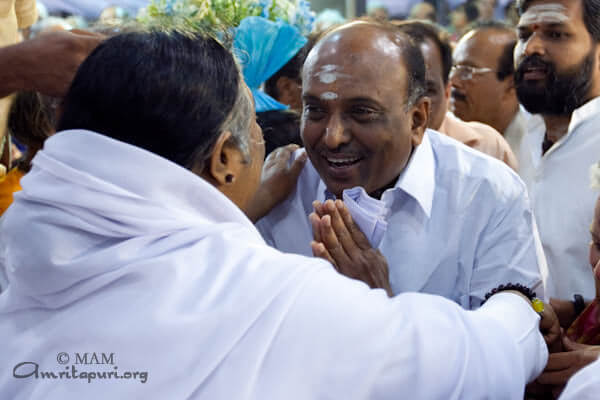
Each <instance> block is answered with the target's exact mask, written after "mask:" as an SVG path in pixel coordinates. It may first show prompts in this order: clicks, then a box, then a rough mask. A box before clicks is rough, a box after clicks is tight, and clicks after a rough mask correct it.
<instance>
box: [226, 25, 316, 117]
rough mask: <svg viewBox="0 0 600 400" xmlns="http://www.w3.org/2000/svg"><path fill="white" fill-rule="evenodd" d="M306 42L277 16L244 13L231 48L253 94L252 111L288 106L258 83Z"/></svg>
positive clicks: (292, 55)
mask: <svg viewBox="0 0 600 400" xmlns="http://www.w3.org/2000/svg"><path fill="white" fill-rule="evenodd" d="M306 42H307V39H306V38H305V37H304V36H302V34H301V33H300V31H299V30H298V29H297V28H296V27H294V26H292V25H290V24H288V23H286V22H284V21H281V20H278V21H275V22H274V21H269V20H268V19H266V18H264V17H247V18H244V19H243V20H242V22H241V23H240V25H239V26H238V27H237V28H236V29H235V39H234V42H233V47H234V52H235V54H236V56H237V57H238V59H239V60H240V62H241V64H242V69H243V73H244V80H245V81H246V84H247V85H248V86H249V87H250V90H252V94H253V95H254V101H255V102H256V112H262V111H270V110H284V109H286V108H288V106H286V105H284V104H281V103H279V102H278V101H276V100H275V99H274V98H272V97H271V96H269V95H268V94H266V93H265V92H263V91H261V90H259V87H260V85H261V84H262V83H263V82H264V81H266V80H267V79H269V78H270V77H271V76H272V75H273V74H275V73H276V72H277V71H279V70H280V69H281V68H282V67H283V66H284V65H285V64H287V62H288V61H289V60H291V59H292V57H294V56H295V55H296V54H297V53H298V51H300V49H301V48H302V47H304V45H305V44H306Z"/></svg>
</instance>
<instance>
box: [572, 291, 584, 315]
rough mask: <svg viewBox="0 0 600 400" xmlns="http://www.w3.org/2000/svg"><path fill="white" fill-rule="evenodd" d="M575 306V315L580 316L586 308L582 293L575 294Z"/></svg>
mask: <svg viewBox="0 0 600 400" xmlns="http://www.w3.org/2000/svg"><path fill="white" fill-rule="evenodd" d="M573 299H574V300H573V308H574V309H575V316H577V317H578V316H579V314H581V312H582V311H583V310H584V308H585V301H583V296H582V295H580V294H576V295H573Z"/></svg>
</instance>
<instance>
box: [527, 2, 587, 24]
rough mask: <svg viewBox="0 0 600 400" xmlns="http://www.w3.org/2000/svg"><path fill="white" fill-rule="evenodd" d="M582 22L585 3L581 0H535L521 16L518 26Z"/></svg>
mask: <svg viewBox="0 0 600 400" xmlns="http://www.w3.org/2000/svg"><path fill="white" fill-rule="evenodd" d="M553 24H575V25H576V24H581V25H583V4H582V1H580V0H554V1H544V0H540V1H533V2H531V4H530V5H529V7H528V8H527V9H526V10H525V11H524V12H523V14H522V15H521V17H520V18H519V23H518V25H517V27H518V28H525V27H529V28H531V27H534V26H537V25H553Z"/></svg>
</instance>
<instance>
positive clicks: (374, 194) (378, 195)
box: [369, 175, 400, 200]
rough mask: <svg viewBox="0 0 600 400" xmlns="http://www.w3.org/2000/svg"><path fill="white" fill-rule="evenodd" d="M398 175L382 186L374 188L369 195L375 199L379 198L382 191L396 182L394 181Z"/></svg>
mask: <svg viewBox="0 0 600 400" xmlns="http://www.w3.org/2000/svg"><path fill="white" fill-rule="evenodd" d="M399 176H400V175H398V176H397V177H395V178H394V179H392V181H391V182H389V183H388V184H387V185H384V186H383V187H381V188H379V189H377V190H374V191H373V192H371V193H369V196H371V197H372V198H374V199H377V200H381V196H383V192H385V191H386V190H388V189H391V188H393V187H394V185H395V184H396V182H397V181H398V177H399Z"/></svg>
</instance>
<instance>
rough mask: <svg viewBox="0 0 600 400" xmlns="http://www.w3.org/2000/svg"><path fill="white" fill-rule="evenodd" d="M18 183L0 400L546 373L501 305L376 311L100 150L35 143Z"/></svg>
mask: <svg viewBox="0 0 600 400" xmlns="http://www.w3.org/2000/svg"><path fill="white" fill-rule="evenodd" d="M22 184H23V191H22V192H20V193H19V194H18V195H16V196H15V202H14V203H13V205H12V206H11V207H10V208H9V210H8V211H7V212H6V214H5V215H4V217H3V220H2V229H1V230H0V245H1V246H2V252H1V255H2V257H3V264H4V266H5V267H6V270H7V276H8V280H9V284H8V287H7V288H6V289H5V290H4V291H3V292H2V294H0V338H2V339H1V342H2V362H1V363H0V398H1V399H44V400H47V399H61V400H63V399H123V398H140V399H141V398H154V399H188V398H189V399H210V400H214V399H261V400H262V399H367V398H368V399H397V398H407V399H409V398H410V399H444V400H447V399H479V398H486V399H516V398H519V397H522V393H523V387H524V384H525V382H526V381H528V380H531V379H532V378H534V377H535V376H536V375H537V374H538V373H539V372H541V370H542V368H543V366H544V365H545V363H546V360H547V352H546V347H545V344H544V342H543V339H542V337H541V335H540V334H539V332H538V321H539V317H538V316H537V314H536V313H534V312H533V311H532V309H531V307H530V306H529V305H528V304H527V303H526V302H525V301H523V300H522V299H520V298H518V297H517V296H514V295H511V294H509V293H502V294H499V295H496V296H494V297H493V298H492V299H491V300H490V301H489V302H488V303H487V304H485V305H484V306H483V307H482V308H481V309H479V310H477V311H464V310H462V309H461V308H460V307H458V306H457V305H456V304H454V303H452V302H450V301H448V300H445V299H443V298H441V297H437V296H429V295H423V294H414V293H409V294H405V295H401V296H397V297H396V298H394V299H389V298H388V297H387V296H386V295H385V293H384V292H383V291H382V290H371V289H369V288H368V287H367V286H366V285H365V284H364V283H362V282H358V281H354V280H350V279H348V278H345V277H343V276H341V275H339V274H337V273H336V272H335V271H334V270H333V269H332V268H331V267H330V265H328V264H327V263H326V262H325V261H323V260H319V259H314V258H308V257H304V256H299V255H290V254H283V253H281V252H279V251H277V250H275V249H273V248H270V247H268V246H267V245H266V244H265V243H264V241H263V240H262V238H261V237H260V235H259V233H258V232H257V231H256V230H255V228H254V227H253V226H252V224H251V222H250V221H249V220H248V219H247V218H246V217H245V216H244V215H243V214H242V213H241V211H240V210H239V209H238V208H237V207H236V206H235V205H234V204H233V203H231V202H230V201H229V200H228V199H227V198H226V197H225V196H223V195H222V194H221V193H220V192H218V191H217V190H216V189H215V188H214V187H212V186H211V185H209V184H208V183H207V182H205V181H204V180H202V179H201V178H199V177H197V176H196V175H194V174H192V173H191V172H189V171H187V170H184V169H183V168H180V167H179V166H176V165H174V164H173V163H171V162H169V161H166V160H164V159H162V158H160V157H158V156H156V155H153V154H151V153H148V152H146V151H144V150H141V149H138V148H135V147H133V146H129V145H127V144H124V143H120V142H117V141H114V140H111V139H109V138H106V137H104V136H101V135H97V134H95V133H92V132H87V131H67V132H61V133H58V134H57V135H55V136H53V137H51V138H50V139H48V140H47V141H46V144H45V147H44V150H43V151H41V152H40V153H38V155H37V156H36V158H35V160H34V167H33V169H32V171H31V172H30V173H29V174H28V175H27V176H26V177H25V178H24V179H23V180H22ZM86 352H87V353H88V354H87V355H86V356H85V357H84V353H86ZM94 355H95V356H96V358H95V360H96V362H97V363H94ZM85 361H87V363H86V362H85ZM23 362H29V363H30V364H20V363H23ZM19 364H20V365H19ZM35 365H37V369H38V377H37V378H36V376H35V374H34V372H35ZM73 368H75V370H76V371H75V372H74V374H75V376H76V378H75V377H73ZM61 372H62V375H61V374H60V373H61ZM82 372H86V373H88V375H87V376H86V377H85V378H82V377H81V376H82ZM92 372H93V373H94V375H93V378H91V376H92V375H91V374H89V373H92ZM107 372H113V373H115V374H117V375H118V376H119V377H120V378H114V377H113V376H111V375H108V376H107V375H106V373H107ZM42 373H44V374H45V375H42ZM51 373H54V375H55V376H56V377H53V375H52V374H51ZM144 373H145V375H144ZM68 374H70V375H69V376H70V377H68V376H67V375H68ZM102 374H104V375H102ZM14 375H17V376H18V377H15V376H14ZM100 376H102V377H100ZM88 381H89V383H88Z"/></svg>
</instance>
